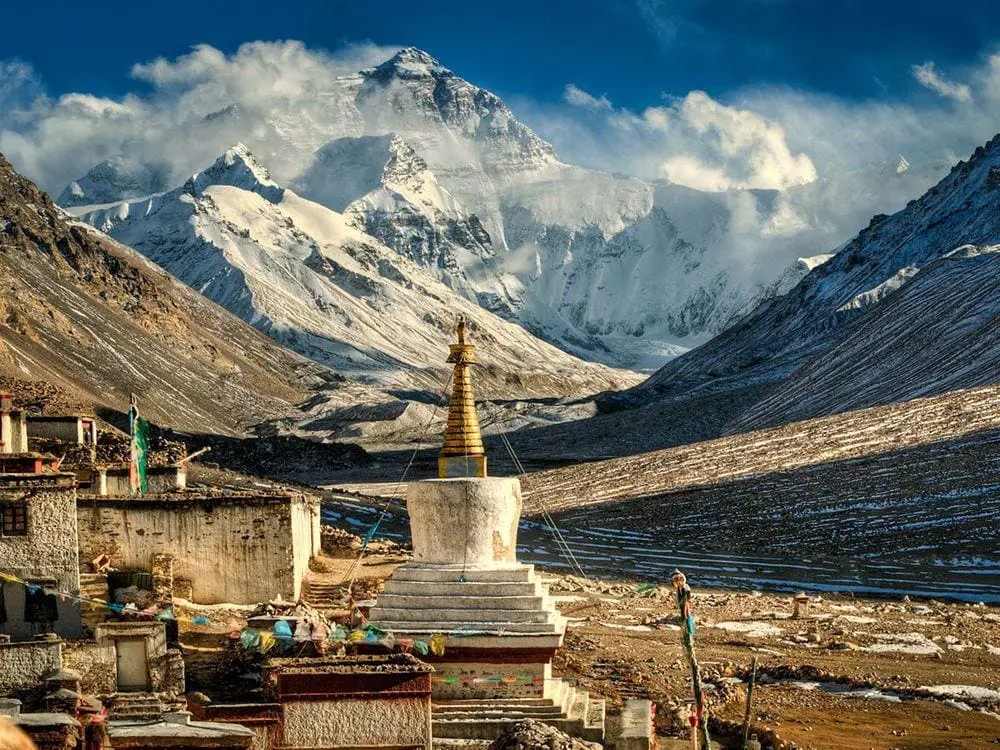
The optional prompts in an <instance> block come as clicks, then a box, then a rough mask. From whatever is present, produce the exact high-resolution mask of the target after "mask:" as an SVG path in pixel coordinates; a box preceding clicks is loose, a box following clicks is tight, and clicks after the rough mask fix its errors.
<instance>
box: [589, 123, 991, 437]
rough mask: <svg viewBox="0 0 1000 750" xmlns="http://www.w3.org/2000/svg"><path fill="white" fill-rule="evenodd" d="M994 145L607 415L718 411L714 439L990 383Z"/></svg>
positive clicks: (617, 399) (624, 397)
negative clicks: (690, 407) (706, 406)
mask: <svg viewBox="0 0 1000 750" xmlns="http://www.w3.org/2000/svg"><path fill="white" fill-rule="evenodd" d="M998 189H1000V137H998V138H994V139H993V140H992V141H990V142H989V143H988V144H986V146H985V147H982V148H980V149H978V150H977V151H976V152H975V154H973V156H972V157H971V158H970V159H969V160H968V161H964V162H960V163H959V164H957V165H956V166H955V167H954V168H953V169H952V171H951V172H950V173H949V174H948V176H947V177H945V178H944V179H943V180H942V181H941V182H940V183H939V184H937V185H936V186H935V187H933V188H932V189H931V190H930V191H928V192H927V193H926V194H925V195H924V196H923V197H921V198H920V199H919V200H915V201H911V202H910V204H909V205H907V207H906V208H905V209H903V210H902V211H900V212H899V213H897V214H894V215H893V216H876V217H875V218H874V219H873V220H872V221H871V223H870V225H869V226H868V227H867V228H866V229H865V230H864V231H862V232H861V233H860V234H859V235H858V236H857V237H856V238H854V239H853V240H852V241H850V242H849V243H847V244H846V245H845V246H844V247H843V248H842V249H841V250H840V252H839V253H837V255H836V256H835V257H833V258H832V259H830V260H828V261H827V262H826V263H823V264H822V265H820V266H818V267H816V268H815V269H813V270H812V271H811V272H810V273H809V274H808V275H807V276H806V277H805V278H804V279H803V280H802V281H801V282H800V283H799V284H798V285H797V286H796V287H795V288H794V289H792V290H790V291H789V292H787V293H786V294H784V295H782V296H780V297H776V298H774V299H772V300H769V301H767V302H765V303H763V304H762V305H761V306H760V307H758V308H757V309H756V310H755V311H754V312H753V313H752V314H751V315H749V316H748V317H746V318H745V319H743V320H742V321H740V322H739V323H738V324H736V325H734V326H733V327H731V328H730V329H728V330H727V331H725V332H724V333H722V334H721V335H720V336H718V337H716V338H715V339H713V340H712V341H710V342H708V343H707V344H705V345H704V346H702V347H700V348H698V349H696V350H694V351H692V352H689V353H688V354H686V355H685V356H683V357H681V358H679V359H677V360H675V361H673V362H671V363H669V364H667V365H666V366H665V367H663V368H662V369H661V370H660V371H659V372H657V373H656V374H655V375H654V376H653V377H651V378H650V379H649V380H648V381H647V382H646V383H644V384H642V385H641V386H639V387H637V388H635V389H633V390H631V391H628V392H626V393H625V394H621V395H618V396H613V397H609V398H608V399H607V400H606V401H605V406H606V407H615V406H636V405H643V404H644V405H656V408H658V409H660V410H664V409H673V408H676V409H678V410H679V409H682V408H683V406H682V405H683V404H685V403H692V402H694V401H696V400H702V401H712V402H715V403H720V402H722V401H725V402H727V406H726V407H725V408H724V412H725V413H724V415H723V416H722V417H721V419H720V421H719V424H718V425H717V429H718V430H719V432H718V433H717V434H724V433H726V432H735V431H740V430H743V429H747V428H748V427H758V426H766V425H771V424H781V423H783V422H787V421H790V420H794V419H803V418H808V417H813V416H819V415H822V414H829V413H834V412H837V411H842V410H845V409H851V408H859V407H864V406H873V405H878V404H884V403H889V402H892V401H900V400H906V399H911V398H915V397H918V396H925V395H931V394H936V393H942V392H945V391H947V390H950V389H954V388H960V387H969V386H975V385H984V384H990V383H995V382H997V379H998V374H997V373H998V372H1000V371H998V369H997V367H996V364H997V357H998V356H1000V355H998V351H1000V347H998V344H1000V341H998V339H997V334H996V322H997V317H998V315H1000V282H998V281H997V279H998V278H1000V277H998V271H1000V255H998V253H997V250H996V247H995V246H996V244H997V243H998V242H1000V213H998V208H997V206H998V204H997V200H996V196H997V190H998Z"/></svg>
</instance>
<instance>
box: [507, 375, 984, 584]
mask: <svg viewBox="0 0 1000 750" xmlns="http://www.w3.org/2000/svg"><path fill="white" fill-rule="evenodd" d="M998 445H1000V386H996V385H993V386H986V387H980V388H975V389H966V390H957V391H950V392H948V393H946V394H944V395H940V396H935V397H932V398H922V399H914V400H912V401H907V402H905V403H902V404H892V405H889V406H881V407H875V408H870V409H860V410H857V411H850V412H845V413H841V414H836V415H834V416H830V417H822V418H819V419H810V420H806V421H803V422H795V423H792V424H787V425H784V426H782V427H777V428H771V429H767V430H762V431H753V432H745V433H740V434H736V435H731V436H727V437H723V438H719V439H716V440H712V441H708V442H702V443H694V444H692V445H685V446H680V447H677V448H672V449H668V450H664V451H656V452H652V453H644V454H640V455H636V456H629V457H626V458H619V459H614V460H608V461H599V462H596V463H589V464H583V465H579V466H572V467H568V468H564V469H557V470H554V471H549V472H542V473H539V474H532V475H529V476H528V477H527V478H526V479H525V480H524V488H525V511H526V513H537V512H539V511H540V510H541V509H542V508H545V509H547V510H548V511H549V512H551V513H553V515H555V517H556V518H557V521H558V523H559V526H560V528H561V529H562V532H563V533H564V534H565V536H566V538H567V539H568V540H569V541H570V543H571V545H573V547H574V549H575V551H576V553H577V555H578V556H579V557H580V560H581V562H582V563H583V564H584V565H586V566H589V567H590V569H591V570H595V571H596V570H606V569H617V570H625V569H627V570H629V571H636V574H637V575H640V576H653V577H656V578H660V577H664V576H667V577H669V574H670V571H671V570H672V567H673V566H675V565H679V564H680V565H682V566H683V567H684V568H685V569H687V568H688V567H690V568H692V569H693V570H695V571H697V575H698V577H699V579H700V580H703V581H705V580H726V579H727V578H729V577H730V576H733V575H734V571H739V573H738V575H739V576H749V577H751V579H752V580H753V581H756V582H759V583H760V585H765V586H774V585H779V586H783V587H786V588H793V587H794V588H795V589H799V588H802V587H805V588H807V589H811V590H815V589H825V590H839V591H855V592H862V591H869V592H879V593H893V592H900V591H908V592H911V593H918V594H923V595H926V596H939V595H946V596H956V597H962V598H967V599H969V600H972V601H980V600H982V599H983V598H984V597H985V598H987V600H993V601H995V600H996V598H997V591H998V589H997V585H996V583H997V575H996V571H997V566H998V564H1000V558H998V549H1000V530H998V527H997V524H996V523H994V522H993V519H994V518H995V517H996V515H997V513H998V512H1000V501H998V499H997V498H998V496H997V493H996V487H997V486H998V482H1000V452H998V450H997V448H998ZM706 518H711V519H712V523H705V519H706ZM622 540H626V543H625V544H624V545H623V544H622ZM623 547H624V548H623Z"/></svg>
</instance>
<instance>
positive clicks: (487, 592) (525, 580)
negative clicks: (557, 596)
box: [369, 563, 566, 649]
mask: <svg viewBox="0 0 1000 750" xmlns="http://www.w3.org/2000/svg"><path fill="white" fill-rule="evenodd" d="M369 619H370V620H371V621H372V622H373V623H374V624H376V625H378V626H379V627H380V628H384V629H385V630H389V631H392V632H393V633H395V634H396V635H402V636H404V637H407V638H413V637H415V638H420V637H423V636H430V635H432V634H434V633H443V634H444V635H445V638H446V643H445V646H446V648H449V647H450V648H468V647H470V646H472V645H473V644H475V643H476V642H477V641H478V640H479V639H480V638H482V637H490V636H505V637H516V638H517V641H518V642H517V643H516V644H515V643H513V642H512V643H510V644H509V646H510V647H513V648H517V647H530V648H548V649H555V648H558V647H559V646H560V645H561V644H562V638H563V633H564V632H565V629H566V625H565V620H564V619H563V617H562V616H561V615H560V614H559V613H558V611H556V608H555V603H554V602H553V601H552V599H551V597H549V593H548V589H547V588H546V587H545V586H544V585H543V584H542V582H541V580H540V579H539V578H538V576H537V575H536V574H535V569H534V567H533V566H531V565H521V564H520V563H513V564H509V565H507V566H505V567H495V566H494V567H489V568H476V567H465V566H462V565H434V564H428V565H421V564H410V565H405V566H403V567H402V568H398V569H397V570H396V572H395V573H394V574H393V576H392V578H391V579H389V580H388V581H387V582H386V584H385V590H384V591H383V592H382V593H381V594H380V595H379V597H378V602H377V603H376V605H375V606H374V607H373V608H372V610H371V615H370V618H369Z"/></svg>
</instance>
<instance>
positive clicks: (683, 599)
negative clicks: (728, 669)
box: [674, 570, 711, 750]
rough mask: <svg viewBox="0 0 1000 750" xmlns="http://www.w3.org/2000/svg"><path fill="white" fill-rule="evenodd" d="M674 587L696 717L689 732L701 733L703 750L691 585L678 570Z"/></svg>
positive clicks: (703, 717)
mask: <svg viewBox="0 0 1000 750" xmlns="http://www.w3.org/2000/svg"><path fill="white" fill-rule="evenodd" d="M674 588H675V589H677V606H678V608H679V609H680V625H681V642H682V643H683V644H684V653H685V654H686V655H687V660H688V664H690V665H691V685H692V687H693V689H694V707H693V708H694V711H695V716H694V717H693V718H694V719H697V725H698V726H697V727H695V726H694V724H695V722H694V721H692V724H691V733H692V735H693V736H694V737H695V738H697V737H698V735H699V734H700V735H701V744H702V747H703V748H704V749H705V750H709V748H710V747H711V744H710V743H711V739H710V738H709V736H708V716H707V715H706V713H705V700H704V697H703V695H702V692H701V673H700V671H699V669H698V658H697V657H696V656H695V654H694V615H692V614H691V587H690V586H688V583H687V577H686V576H685V575H684V574H683V573H681V572H680V571H679V570H675V571H674ZM694 747H695V748H697V747H698V741H697V739H695V740H694Z"/></svg>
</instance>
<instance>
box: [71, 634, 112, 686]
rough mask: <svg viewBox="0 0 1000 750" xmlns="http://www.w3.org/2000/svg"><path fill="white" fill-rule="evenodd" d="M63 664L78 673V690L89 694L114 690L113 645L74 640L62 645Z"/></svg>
mask: <svg viewBox="0 0 1000 750" xmlns="http://www.w3.org/2000/svg"><path fill="white" fill-rule="evenodd" d="M62 662H63V666H64V667H65V668H66V669H72V670H74V671H75V672H79V674H80V690H81V691H82V692H84V693H87V694H89V695H108V694H110V693H113V692H114V691H115V687H116V685H115V683H116V678H117V673H116V670H117V666H116V664H115V649H114V646H112V647H111V648H108V646H107V645H98V644H97V643H95V642H93V641H75V642H72V643H67V644H65V645H64V646H63V654H62Z"/></svg>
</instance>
